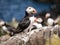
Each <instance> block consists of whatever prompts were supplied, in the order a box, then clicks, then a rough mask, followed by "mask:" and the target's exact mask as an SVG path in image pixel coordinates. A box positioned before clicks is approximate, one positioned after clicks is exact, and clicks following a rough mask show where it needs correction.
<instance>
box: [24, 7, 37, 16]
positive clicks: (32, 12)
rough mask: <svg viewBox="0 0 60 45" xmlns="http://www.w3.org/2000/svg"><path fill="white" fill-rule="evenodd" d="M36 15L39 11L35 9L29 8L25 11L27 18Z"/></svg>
mask: <svg viewBox="0 0 60 45" xmlns="http://www.w3.org/2000/svg"><path fill="white" fill-rule="evenodd" d="M36 13H37V11H36V9H35V8H33V7H27V9H26V10H25V14H26V16H29V15H32V14H33V15H34V14H36Z"/></svg>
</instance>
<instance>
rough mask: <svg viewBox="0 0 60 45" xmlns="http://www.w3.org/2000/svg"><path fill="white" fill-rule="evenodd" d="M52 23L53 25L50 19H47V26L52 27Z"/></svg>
mask: <svg viewBox="0 0 60 45" xmlns="http://www.w3.org/2000/svg"><path fill="white" fill-rule="evenodd" d="M53 23H54V20H53V19H52V18H48V20H47V24H48V25H49V26H52V25H53Z"/></svg>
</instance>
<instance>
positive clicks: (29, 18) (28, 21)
mask: <svg viewBox="0 0 60 45" xmlns="http://www.w3.org/2000/svg"><path fill="white" fill-rule="evenodd" d="M36 13H37V11H36V9H35V8H33V7H31V6H29V7H27V8H26V10H25V16H24V18H23V19H22V20H21V21H20V22H19V24H18V26H17V30H20V32H23V31H25V32H28V31H30V28H31V26H32V25H33V23H34V21H35V19H36V18H35V16H34V15H35V14H36Z"/></svg>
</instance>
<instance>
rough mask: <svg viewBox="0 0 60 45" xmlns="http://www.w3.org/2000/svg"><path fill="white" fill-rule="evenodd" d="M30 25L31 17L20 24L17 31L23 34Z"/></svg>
mask: <svg viewBox="0 0 60 45" xmlns="http://www.w3.org/2000/svg"><path fill="white" fill-rule="evenodd" d="M29 24H30V20H29V17H26V18H24V19H23V20H22V21H20V23H19V24H18V27H17V29H18V30H20V31H21V32H22V31H23V30H24V29H26V28H27V27H28V26H29Z"/></svg>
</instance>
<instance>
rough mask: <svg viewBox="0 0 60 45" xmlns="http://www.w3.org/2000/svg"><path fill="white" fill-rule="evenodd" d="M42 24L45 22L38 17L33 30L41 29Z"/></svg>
mask: <svg viewBox="0 0 60 45" xmlns="http://www.w3.org/2000/svg"><path fill="white" fill-rule="evenodd" d="M42 22H43V20H42V18H37V17H36V19H35V21H34V23H33V26H32V28H31V30H34V29H39V28H41V27H42Z"/></svg>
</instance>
